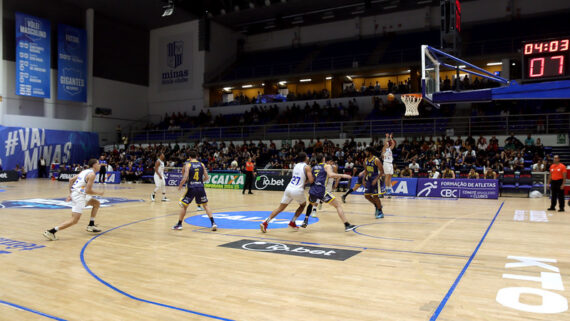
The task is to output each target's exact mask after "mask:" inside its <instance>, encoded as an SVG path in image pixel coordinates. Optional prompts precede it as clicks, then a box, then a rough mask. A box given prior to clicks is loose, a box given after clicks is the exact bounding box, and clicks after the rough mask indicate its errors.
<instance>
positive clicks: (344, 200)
mask: <svg viewBox="0 0 570 321" xmlns="http://www.w3.org/2000/svg"><path fill="white" fill-rule="evenodd" d="M341 199H342V202H343V203H346V195H342V196H341Z"/></svg>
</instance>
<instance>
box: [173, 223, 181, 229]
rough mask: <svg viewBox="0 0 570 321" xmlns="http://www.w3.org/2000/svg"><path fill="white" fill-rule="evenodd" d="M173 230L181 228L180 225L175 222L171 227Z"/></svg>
mask: <svg viewBox="0 0 570 321" xmlns="http://www.w3.org/2000/svg"><path fill="white" fill-rule="evenodd" d="M172 229H173V230H181V229H182V225H179V224H176V225H174V226H173V227H172Z"/></svg>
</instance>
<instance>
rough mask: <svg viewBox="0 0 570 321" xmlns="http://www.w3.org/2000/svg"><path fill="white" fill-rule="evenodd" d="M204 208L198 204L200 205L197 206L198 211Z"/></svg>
mask: <svg viewBox="0 0 570 321" xmlns="http://www.w3.org/2000/svg"><path fill="white" fill-rule="evenodd" d="M203 210H204V208H203V207H202V206H200V205H198V207H197V208H196V211H203Z"/></svg>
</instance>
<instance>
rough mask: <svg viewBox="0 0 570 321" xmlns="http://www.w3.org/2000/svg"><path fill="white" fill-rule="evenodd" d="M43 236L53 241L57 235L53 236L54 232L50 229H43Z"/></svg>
mask: <svg viewBox="0 0 570 321" xmlns="http://www.w3.org/2000/svg"><path fill="white" fill-rule="evenodd" d="M44 237H45V238H46V239H48V240H50V241H55V240H57V237H56V236H55V234H54V233H52V232H50V231H45V232H44Z"/></svg>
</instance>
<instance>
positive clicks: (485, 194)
mask: <svg viewBox="0 0 570 321" xmlns="http://www.w3.org/2000/svg"><path fill="white" fill-rule="evenodd" d="M417 196H419V197H443V198H484V199H487V198H490V199H497V198H499V181H498V180H496V179H432V178H419V179H418V188H417Z"/></svg>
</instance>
